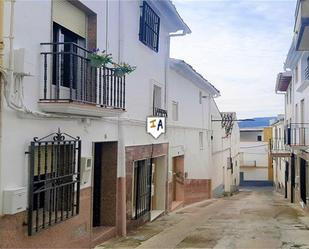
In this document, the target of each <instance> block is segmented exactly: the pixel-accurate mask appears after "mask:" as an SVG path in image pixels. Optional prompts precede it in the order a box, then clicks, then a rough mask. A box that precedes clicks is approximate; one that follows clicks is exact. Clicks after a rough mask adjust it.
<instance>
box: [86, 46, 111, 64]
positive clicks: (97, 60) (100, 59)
mask: <svg viewBox="0 0 309 249" xmlns="http://www.w3.org/2000/svg"><path fill="white" fill-rule="evenodd" d="M99 51H100V49H95V50H93V52H92V53H91V54H90V55H89V59H90V64H91V66H93V67H102V66H105V65H106V64H108V63H112V60H113V58H112V56H111V54H107V53H106V52H105V50H103V51H102V52H101V53H99Z"/></svg>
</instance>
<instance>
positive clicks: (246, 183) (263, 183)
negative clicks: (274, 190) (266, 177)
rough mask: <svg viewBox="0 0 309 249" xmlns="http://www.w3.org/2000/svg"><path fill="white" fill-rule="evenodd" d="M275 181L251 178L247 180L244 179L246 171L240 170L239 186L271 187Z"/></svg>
mask: <svg viewBox="0 0 309 249" xmlns="http://www.w3.org/2000/svg"><path fill="white" fill-rule="evenodd" d="M273 185H274V183H273V182H272V181H262V180H261V181H258V180H251V181H245V180H244V172H240V183H239V186H242V187H271V186H273Z"/></svg>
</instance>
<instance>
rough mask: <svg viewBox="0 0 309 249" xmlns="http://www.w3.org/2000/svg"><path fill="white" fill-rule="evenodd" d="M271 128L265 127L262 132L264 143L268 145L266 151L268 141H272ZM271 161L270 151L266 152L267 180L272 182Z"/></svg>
mask: <svg viewBox="0 0 309 249" xmlns="http://www.w3.org/2000/svg"><path fill="white" fill-rule="evenodd" d="M272 133H273V132H272V127H265V128H264V131H263V135H264V136H263V137H264V142H266V143H268V149H269V148H270V143H269V142H270V140H272ZM273 174H274V171H273V159H272V156H271V153H270V150H268V180H269V181H272V180H273Z"/></svg>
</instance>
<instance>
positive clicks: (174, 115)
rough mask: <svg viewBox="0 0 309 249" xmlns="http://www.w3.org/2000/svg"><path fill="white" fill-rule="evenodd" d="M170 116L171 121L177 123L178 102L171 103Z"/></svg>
mask: <svg viewBox="0 0 309 249" xmlns="http://www.w3.org/2000/svg"><path fill="white" fill-rule="evenodd" d="M172 115H173V120H174V121H178V102H176V101H173V103H172Z"/></svg>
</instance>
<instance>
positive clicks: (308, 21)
mask: <svg viewBox="0 0 309 249" xmlns="http://www.w3.org/2000/svg"><path fill="white" fill-rule="evenodd" d="M307 26H309V17H307V18H302V19H301V20H300V30H299V34H298V37H297V41H296V50H297V51H298V49H299V45H300V41H301V39H302V37H303V35H304V31H305V28H306V27H307Z"/></svg>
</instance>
